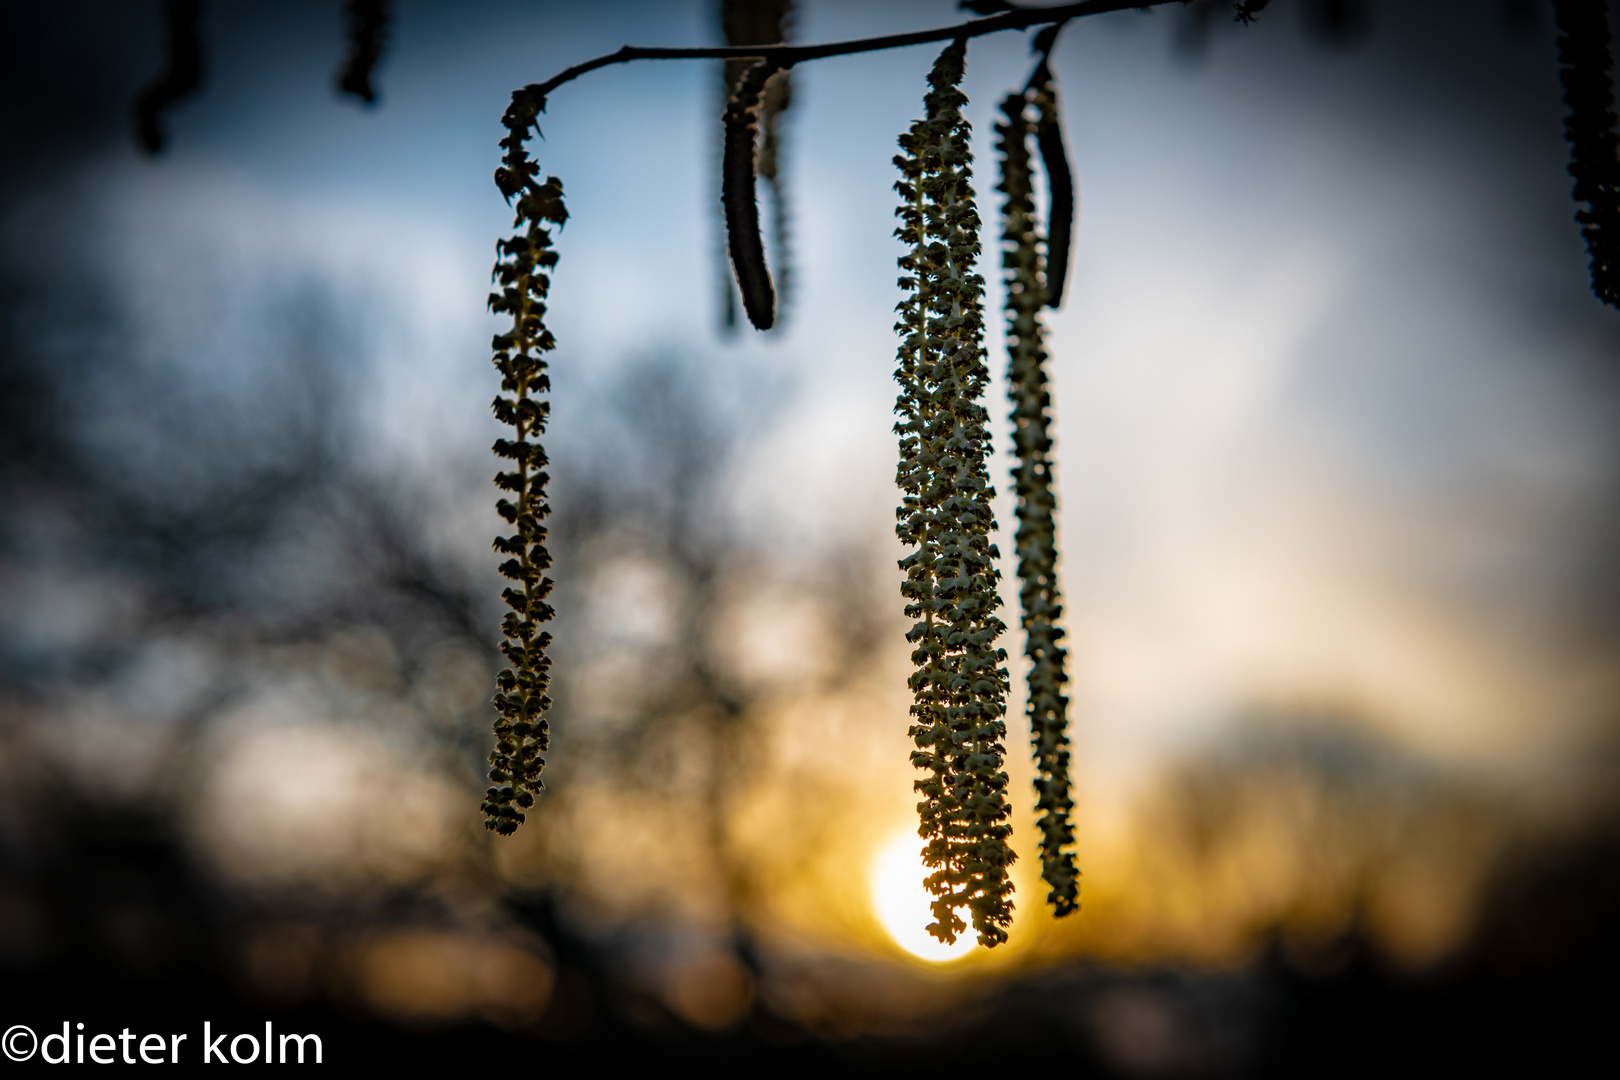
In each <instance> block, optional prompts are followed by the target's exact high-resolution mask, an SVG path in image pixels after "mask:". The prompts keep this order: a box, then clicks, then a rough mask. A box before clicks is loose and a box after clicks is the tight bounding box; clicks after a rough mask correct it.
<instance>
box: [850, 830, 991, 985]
mask: <svg viewBox="0 0 1620 1080" xmlns="http://www.w3.org/2000/svg"><path fill="white" fill-rule="evenodd" d="M869 877H870V882H871V889H872V909H873V910H874V911H875V912H876V913H877V917H878V922H880V923H882V924H883V929H885V930H887V931H888V932H889V936H890V937H892V938H893V939H894V941H895V944H897V945H899V946H900V947H901V948H902V949H904V950H906V952H908V953H910V954H911V955H913V956H915V957H917V958H919V959H921V960H928V961H932V962H934V963H948V962H949V961H952V960H959V959H961V958H962V957H964V956H966V955H967V954H968V953H970V952H972V951H974V950H975V949H977V948H978V943H977V942H976V941H975V939H974V935H973V931H972V930H971V929H970V930H969V931H968V932H967V933H965V934H963V935H961V936H959V937H958V938H957V939H956V943H955V944H953V945H947V944H945V943H944V942H943V941H940V940H939V939H938V938H936V937H934V936H933V935H932V934H930V933H929V932H928V924H929V923H931V922H933V921H934V916H933V913H932V911H930V909H929V904H930V903H932V901H933V897H932V896H931V895H930V894H929V892H928V888H927V886H926V885H924V884H923V882H924V880H925V879H926V878H927V877H928V868H927V867H926V866H924V865H923V861H922V840H921V838H919V837H918V836H917V834H916V833H915V832H912V831H910V830H902V831H900V832H897V833H895V834H894V835H893V836H891V837H890V838H889V840H888V842H887V843H885V844H884V845H883V846H882V847H880V848H879V849H878V851H877V854H876V855H875V856H873V858H872V863H871V869H870V871H869Z"/></svg>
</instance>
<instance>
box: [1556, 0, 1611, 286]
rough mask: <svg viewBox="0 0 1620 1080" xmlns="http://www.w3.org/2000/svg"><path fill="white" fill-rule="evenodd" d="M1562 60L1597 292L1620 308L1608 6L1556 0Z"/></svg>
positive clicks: (1572, 171)
mask: <svg viewBox="0 0 1620 1080" xmlns="http://www.w3.org/2000/svg"><path fill="white" fill-rule="evenodd" d="M1553 10H1554V12H1555V14H1556V16H1557V20H1558V62H1559V64H1560V65H1561V70H1560V71H1559V75H1560V77H1561V78H1562V79H1563V82H1564V104H1565V105H1567V106H1568V107H1569V115H1568V116H1567V117H1566V118H1565V120H1564V136H1565V138H1567V139H1568V140H1569V175H1570V176H1572V177H1573V178H1574V179H1575V201H1576V202H1578V203H1585V204H1586V208H1585V209H1583V210H1579V211H1577V212H1576V214H1575V220H1576V221H1579V222H1580V223H1581V233H1582V235H1583V236H1585V238H1586V250H1587V254H1588V255H1590V256H1591V275H1592V292H1593V293H1594V294H1595V295H1596V296H1597V298H1598V299H1599V300H1602V301H1603V302H1604V303H1606V304H1611V305H1614V306H1617V307H1620V161H1617V160H1616V153H1617V151H1620V138H1617V137H1616V136H1615V132H1614V125H1615V117H1614V81H1613V76H1612V68H1613V66H1614V63H1613V59H1612V58H1611V56H1610V53H1609V6H1608V4H1607V3H1600V2H1594V0H1554V3H1553Z"/></svg>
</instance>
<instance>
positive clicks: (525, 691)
mask: <svg viewBox="0 0 1620 1080" xmlns="http://www.w3.org/2000/svg"><path fill="white" fill-rule="evenodd" d="M544 104H545V102H544V99H542V98H540V97H539V96H538V95H536V94H534V93H531V92H530V91H529V90H528V89H523V90H518V91H515V92H514V93H513V94H512V103H511V105H509V106H508V107H507V110H506V114H505V115H504V116H503V117H502V118H501V122H502V123H503V124H505V125H506V136H505V138H503V139H502V140H501V148H502V149H503V150H505V154H504V156H503V158H502V164H501V167H500V168H498V169H496V170H495V183H496V185H497V186H498V187H499V188H500V189H501V194H502V195H505V196H506V198H507V201H508V202H511V201H512V200H514V199H515V200H516V207H515V209H516V214H515V217H514V219H513V225H514V226H515V227H516V228H517V229H518V230H519V231H518V233H517V235H515V236H513V237H512V238H511V239H508V240H502V241H500V242H498V243H497V244H496V245H495V250H496V253H497V256H498V258H497V260H496V262H495V274H494V276H495V280H496V282H497V284H498V285H499V291H497V292H493V293H491V294H490V297H489V308H490V310H491V311H493V312H496V313H497V314H501V315H509V316H511V319H512V328H511V329H510V330H508V331H507V332H505V333H503V334H496V335H495V339H494V341H493V343H492V347H493V349H494V352H495V367H496V369H497V370H499V371H500V373H501V393H500V395H499V396H498V397H496V398H495V402H494V408H495V418H496V419H497V420H499V421H500V422H501V423H503V424H507V425H509V426H510V427H511V428H512V429H513V437H512V438H510V439H498V440H496V442H495V453H496V454H497V455H499V456H500V457H502V458H505V459H506V460H508V461H509V462H511V470H510V471H507V472H502V473H500V474H499V475H497V476H496V477H495V484H496V486H497V487H499V488H500V489H501V490H503V491H506V492H510V493H511V494H512V496H513V498H511V499H504V498H503V499H501V500H500V501H498V502H497V503H496V504H495V509H496V511H497V512H498V513H499V514H500V515H501V517H502V518H503V519H505V520H506V522H507V523H508V524H510V525H511V526H512V527H513V531H512V535H511V536H497V537H496V538H495V550H496V551H498V552H501V553H502V554H505V555H509V556H511V558H509V559H507V560H506V562H504V563H503V564H501V574H502V575H503V576H505V577H507V578H508V579H510V580H512V581H513V582H515V583H516V587H515V588H507V589H506V590H505V591H504V592H503V593H502V594H501V595H502V598H503V599H505V601H506V605H507V607H509V608H511V610H510V611H508V612H507V613H506V618H505V619H504V620H503V622H502V623H501V631H502V633H503V634H504V635H505V637H506V640H505V641H503V642H501V651H502V652H503V653H505V654H506V658H507V660H508V661H510V663H511V665H512V666H511V667H509V668H506V669H505V670H503V671H502V672H501V673H500V674H499V675H497V676H496V678H495V686H496V692H495V699H494V704H495V711H496V713H497V716H496V719H495V750H494V752H493V753H492V754H490V755H489V763H490V770H489V778H490V780H492V781H494V783H495V785H496V786H494V787H491V788H490V789H489V790H488V791H487V792H486V794H485V798H484V804H483V811H484V827H485V828H488V829H493V830H494V831H495V832H498V833H500V834H501V835H503V836H505V835H509V834H511V833H513V832H515V831H516V830H517V827H518V826H519V825H520V824H522V823H523V811H522V810H520V809H519V807H524V808H527V807H530V806H533V805H534V800H535V796H536V795H538V794H539V793H540V790H541V788H542V787H544V785H543V784H542V783H541V781H540V770H541V769H543V768H545V764H546V762H545V759H544V758H542V757H541V756H540V755H541V754H542V753H543V752H544V751H545V749H546V746H547V743H548V741H549V725H548V723H547V721H546V710H547V709H549V708H550V707H551V699H550V698H549V697H547V696H546V687H547V684H548V683H549V681H550V676H549V674H548V672H549V670H550V668H551V660H550V658H548V657H547V656H546V654H545V650H546V646H547V645H548V644H550V642H551V635H550V634H546V633H542V632H541V631H540V630H539V624H540V623H543V622H547V621H549V620H550V619H551V616H552V610H551V605H550V604H548V603H546V597H547V596H548V595H550V593H551V579H550V578H548V577H546V576H545V571H546V569H547V568H548V567H549V566H550V565H551V557H550V556H549V555H548V554H546V548H545V539H546V528H545V526H544V525H542V524H541V521H542V519H544V518H545V517H546V515H547V514H549V513H550V512H551V508H550V507H549V506H547V505H546V501H545V487H546V479H547V477H546V474H545V472H544V471H543V470H544V468H545V465H546V453H545V451H544V450H543V449H541V446H540V443H539V441H538V436H540V435H541V434H542V433H543V432H544V431H545V427H546V417H547V415H548V414H549V410H550V407H549V406H548V405H547V403H546V402H545V401H543V400H542V399H541V398H540V395H541V394H544V393H546V392H547V391H548V390H550V389H551V382H550V379H548V378H547V376H546V362H545V359H544V356H545V354H546V353H548V352H550V351H551V350H552V349H553V348H555V347H556V341H555V340H554V339H553V338H552V336H551V332H550V331H549V330H547V329H546V327H545V323H544V321H543V320H544V318H545V313H546V305H545V299H546V292H547V290H548V288H549V287H550V284H551V279H550V278H549V277H547V275H546V270H548V269H550V268H551V267H552V266H555V265H556V263H557V253H556V252H555V251H553V250H551V230H550V228H549V227H548V223H549V224H556V225H561V224H562V223H563V222H564V221H566V220H567V219H568V211H567V210H565V209H564V208H563V200H562V184H561V182H560V181H558V179H557V178H556V177H555V176H553V177H549V178H548V179H547V180H546V181H545V182H544V183H541V182H539V180H538V179H537V177H538V176H539V172H540V167H539V165H537V164H536V163H535V162H534V161H532V160H530V159H529V156H528V153H527V151H526V150H525V149H524V146H523V144H524V141H525V140H526V139H527V138H528V135H529V130H530V129H531V128H533V127H534V126H535V118H536V117H537V116H538V115H539V112H540V109H541V108H542V107H543V106H544ZM514 804H515V805H514Z"/></svg>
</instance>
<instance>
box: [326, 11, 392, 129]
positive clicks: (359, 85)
mask: <svg viewBox="0 0 1620 1080" xmlns="http://www.w3.org/2000/svg"><path fill="white" fill-rule="evenodd" d="M343 14H344V19H345V21H346V22H347V23H348V33H349V54H348V56H346V57H345V58H344V60H343V66H342V67H341V68H340V69H338V73H337V78H336V79H335V80H334V81H335V82H336V84H337V89H338V93H340V94H349V95H350V96H352V97H356V98H359V99H360V100H361V101H363V102H365V103H366V104H367V105H375V104H376V103H377V91H376V88H375V87H373V86H372V85H371V76H372V72H373V71H375V70H376V67H377V61H378V60H380V59H382V54H383V47H384V45H386V44H387V41H388V22H389V18H388V0H348V3H347V4H345V5H344V8H343Z"/></svg>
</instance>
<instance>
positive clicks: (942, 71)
mask: <svg viewBox="0 0 1620 1080" xmlns="http://www.w3.org/2000/svg"><path fill="white" fill-rule="evenodd" d="M965 54H966V42H965V41H957V42H954V43H953V44H952V45H950V46H949V47H947V48H946V49H945V51H944V52H943V53H941V54H940V57H939V59H938V60H937V61H936V62H935V64H934V68H933V71H932V72H931V73H930V75H929V78H928V81H929V84H930V87H931V89H930V91H929V93H928V95H927V96H926V98H925V99H924V104H925V109H926V116H925V118H924V119H922V120H919V121H917V122H916V123H915V124H913V125H912V126H911V129H910V130H909V131H908V132H907V133H906V134H904V135H902V136H901V137H900V147H901V149H902V150H903V151H904V153H902V154H901V155H900V156H898V157H896V158H895V164H896V165H898V166H899V168H900V171H901V175H902V179H901V181H900V182H899V183H898V184H896V185H895V187H896V190H897V191H898V192H899V193H900V196H901V198H902V203H901V205H900V208H899V210H898V211H897V215H898V216H899V218H900V221H901V225H900V228H899V229H897V230H896V234H897V235H898V236H899V237H900V238H901V240H902V241H904V242H905V243H906V244H907V245H908V249H909V250H908V251H907V252H906V253H905V254H904V255H902V256H901V258H900V269H901V270H902V272H903V276H902V277H901V278H900V287H901V288H902V289H905V290H906V291H907V296H906V297H905V299H904V300H902V301H901V303H900V304H899V306H898V311H899V312H900V321H899V323H898V324H897V325H896V327H895V329H896V330H897V331H898V332H899V334H900V335H901V344H900V348H899V356H898V367H897V370H896V371H895V378H896V379H897V380H898V381H899V383H900V386H901V392H900V395H899V400H898V402H897V403H896V405H895V411H896V412H897V413H899V415H900V420H899V422H898V423H897V424H896V425H895V430H896V431H897V433H898V434H899V436H900V464H899V468H898V470H897V474H896V480H897V483H898V484H899V486H900V489H901V490H902V492H904V495H903V499H902V503H901V506H900V508H899V510H898V512H897V518H898V523H897V525H896V533H897V535H898V536H899V538H900V540H901V541H902V542H903V543H904V544H906V545H908V546H909V547H911V548H912V549H913V550H912V551H911V552H910V554H908V555H907V556H906V557H905V558H904V559H902V560H901V562H900V567H901V569H902V570H904V571H905V574H906V579H905V582H904V584H903V585H902V587H901V592H902V595H903V596H904V597H905V599H906V600H907V604H906V609H905V611H906V616H907V617H908V618H911V619H914V620H916V621H915V622H914V623H913V625H912V628H911V631H910V632H909V633H908V634H907V635H906V636H907V640H908V641H910V642H911V643H912V644H913V645H914V646H915V649H914V651H913V652H912V661H913V663H914V664H915V665H916V670H915V671H914V672H913V673H912V675H911V678H910V685H911V689H912V692H913V697H914V700H913V704H912V707H911V715H912V720H913V723H912V725H911V736H912V738H913V740H914V741H915V743H916V747H917V748H916V750H915V751H913V753H912V755H911V760H912V764H913V765H915V766H916V767H918V768H919V769H923V770H926V771H927V775H926V776H925V777H924V778H922V779H919V780H917V781H916V790H917V791H918V793H919V794H921V795H922V796H923V799H922V801H921V802H919V803H918V805H917V809H918V814H919V817H920V827H919V829H918V833H919V835H921V836H922V837H924V838H925V840H926V844H925V847H924V850H923V861H924V863H925V864H926V865H927V866H928V867H929V868H930V869H931V870H932V871H933V872H932V873H931V874H930V875H929V877H928V888H929V890H930V891H931V892H932V893H933V895H934V898H935V899H934V901H933V905H932V908H933V914H934V920H935V921H934V922H933V923H932V924H930V925H929V927H928V930H929V932H930V933H931V934H933V935H934V936H935V937H937V938H939V939H940V940H942V941H946V942H952V941H955V940H956V936H957V934H959V933H961V932H962V931H964V930H966V929H967V924H966V923H965V922H964V921H963V920H962V917H961V916H960V915H959V914H958V912H959V911H960V910H961V909H963V908H966V909H967V910H968V912H969V914H970V916H971V918H972V922H973V928H974V930H975V931H977V933H978V939H979V942H980V943H981V944H983V945H986V946H992V945H996V944H999V943H1001V942H1004V941H1006V939H1007V930H1006V928H1007V926H1008V925H1009V924H1010V923H1011V922H1012V882H1011V879H1010V878H1009V876H1008V867H1009V866H1010V865H1011V864H1012V861H1013V858H1014V856H1013V851H1012V848H1011V846H1010V845H1009V843H1008V839H1009V837H1010V835H1011V831H1012V830H1011V827H1010V826H1009V825H1008V824H1007V819H1008V816H1009V807H1008V803H1007V774H1006V772H1005V771H1003V768H1002V763H1003V759H1004V756H1005V753H1006V749H1005V747H1004V746H1003V740H1004V739H1005V738H1006V723H1005V721H1004V720H1003V715H1004V713H1005V709H1006V694H1007V671H1006V669H1005V668H1004V667H1003V666H1002V664H1003V663H1004V662H1005V661H1006V659H1007V654H1006V651H1005V650H1003V649H999V648H997V647H996V645H995V641H996V638H997V637H999V636H1000V634H1001V632H1002V631H1003V630H1004V629H1005V626H1004V624H1003V623H1002V621H1001V620H1000V619H999V618H997V617H996V614H995V611H996V609H997V608H998V607H999V606H1000V604H1001V600H1000V597H999V596H998V595H997V590H996V585H997V582H998V580H999V576H1000V575H999V573H998V571H997V570H996V567H995V560H996V559H997V558H998V557H999V553H998V552H997V551H996V547H995V545H994V544H992V543H991V542H990V537H991V535H992V534H993V533H994V531H995V528H996V523H995V518H994V516H993V515H992V513H991V500H992V498H994V495H995V492H994V489H993V488H992V487H991V486H990V480H989V471H988V468H987V459H988V456H989V452H990V436H989V432H988V430H987V427H986V425H987V422H988V419H989V414H988V413H986V411H985V409H984V407H983V406H982V405H980V404H979V402H980V399H981V398H982V397H983V394H984V391H985V387H986V384H987V383H988V381H989V369H988V368H987V367H986V365H985V357H984V348H983V338H984V320H983V315H982V311H981V296H982V294H983V292H984V279H983V278H981V277H980V276H979V275H978V274H976V273H974V271H973V265H974V262H975V260H976V259H977V257H978V255H979V216H978V212H977V210H976V209H975V207H974V200H973V188H972V185H971V183H970V180H971V176H972V163H973V158H972V154H971V152H970V150H969V148H968V136H969V130H970V129H969V127H968V123H967V121H966V120H965V119H963V117H962V112H961V108H962V105H963V104H965V103H966V101H967V98H966V96H965V95H964V94H963V93H962V92H961V90H960V89H958V84H959V83H960V82H961V79H962V74H963V61H964V57H965Z"/></svg>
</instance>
